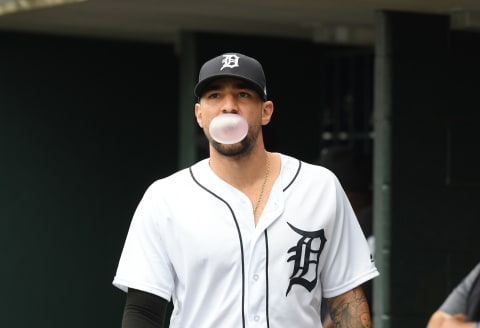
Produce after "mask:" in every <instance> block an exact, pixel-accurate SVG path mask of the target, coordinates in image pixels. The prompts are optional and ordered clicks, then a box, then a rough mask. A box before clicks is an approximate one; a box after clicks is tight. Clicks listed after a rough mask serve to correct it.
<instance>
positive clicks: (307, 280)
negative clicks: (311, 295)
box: [286, 222, 327, 295]
mask: <svg viewBox="0 0 480 328" xmlns="http://www.w3.org/2000/svg"><path fill="white" fill-rule="evenodd" d="M287 224H288V225H289V226H290V228H292V230H293V231H295V232H296V233H298V234H299V235H300V236H301V237H300V239H299V240H298V242H297V245H296V246H293V247H292V248H290V249H289V250H288V253H293V254H292V255H291V256H290V257H289V258H288V260H287V262H290V261H294V262H293V273H292V275H291V276H290V283H289V284H288V288H287V293H286V295H288V293H289V292H290V289H291V288H292V286H293V285H301V286H303V287H305V288H306V289H307V290H308V291H309V292H311V291H312V289H313V288H314V287H315V285H316V284H317V277H318V260H319V258H320V254H321V253H322V250H323V247H324V246H325V243H326V242H327V239H326V238H325V231H324V230H323V229H321V230H317V231H303V230H300V229H298V228H296V227H294V226H293V225H291V224H290V223H288V222H287Z"/></svg>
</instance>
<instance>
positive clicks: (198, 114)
mask: <svg viewBox="0 0 480 328" xmlns="http://www.w3.org/2000/svg"><path fill="white" fill-rule="evenodd" d="M200 107H201V106H200V104H199V103H196V104H195V117H196V119H197V123H198V125H199V126H200V127H201V128H202V129H203V122H202V109H201V108H200Z"/></svg>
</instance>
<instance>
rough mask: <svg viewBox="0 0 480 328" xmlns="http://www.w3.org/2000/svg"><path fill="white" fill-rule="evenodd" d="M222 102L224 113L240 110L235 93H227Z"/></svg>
mask: <svg viewBox="0 0 480 328" xmlns="http://www.w3.org/2000/svg"><path fill="white" fill-rule="evenodd" d="M224 100H225V101H224V102H223V104H222V112H223V113H236V112H237V111H238V108H237V102H236V100H235V97H234V96H233V95H226V96H225V99H224Z"/></svg>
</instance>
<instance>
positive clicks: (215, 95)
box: [208, 93, 218, 99]
mask: <svg viewBox="0 0 480 328" xmlns="http://www.w3.org/2000/svg"><path fill="white" fill-rule="evenodd" d="M208 98H209V99H216V98H218V93H211V94H209V95H208Z"/></svg>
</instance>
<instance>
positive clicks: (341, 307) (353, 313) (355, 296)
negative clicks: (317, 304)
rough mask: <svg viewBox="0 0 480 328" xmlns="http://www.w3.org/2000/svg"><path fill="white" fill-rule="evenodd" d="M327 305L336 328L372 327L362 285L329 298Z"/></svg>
mask: <svg viewBox="0 0 480 328" xmlns="http://www.w3.org/2000/svg"><path fill="white" fill-rule="evenodd" d="M327 305H328V310H329V312H330V317H331V320H332V322H333V327H335V328H365V327H369V328H370V327H372V320H371V318H370V309H369V308H368V302H367V299H366V298H365V294H364V293H363V289H362V287H361V286H359V287H356V288H354V289H352V290H350V291H348V292H346V293H344V294H341V295H339V296H336V297H332V298H328V299H327Z"/></svg>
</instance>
